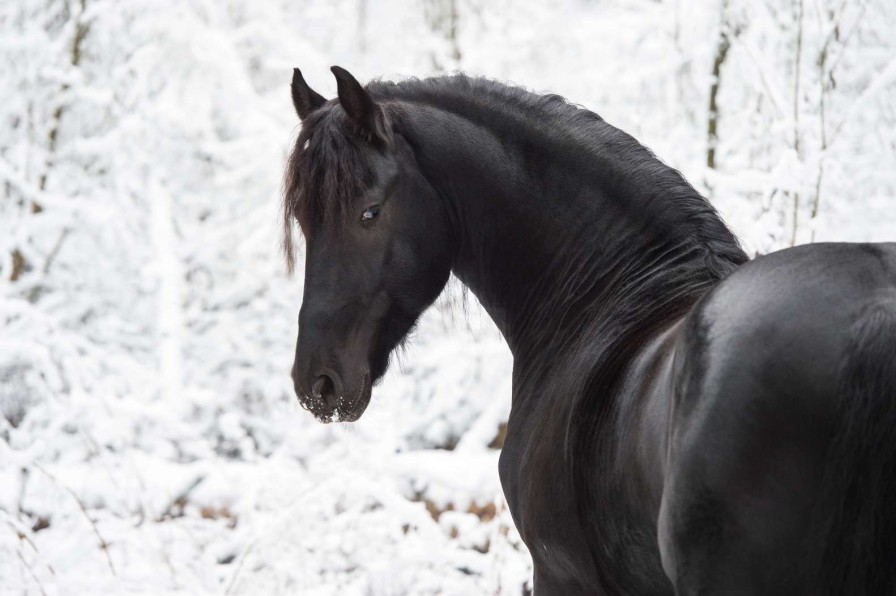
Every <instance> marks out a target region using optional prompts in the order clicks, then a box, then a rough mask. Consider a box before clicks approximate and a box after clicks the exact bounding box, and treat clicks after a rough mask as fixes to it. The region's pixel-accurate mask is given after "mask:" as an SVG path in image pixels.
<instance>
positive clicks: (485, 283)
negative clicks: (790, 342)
mask: <svg viewBox="0 0 896 596" xmlns="http://www.w3.org/2000/svg"><path fill="white" fill-rule="evenodd" d="M396 121H397V123H398V126H397V127H396V128H397V131H398V132H399V134H400V135H401V136H403V137H404V138H405V139H406V140H407V142H408V143H409V144H410V145H411V147H412V148H413V150H414V153H415V156H416V159H417V164H418V166H419V168H420V170H421V172H422V173H423V175H424V176H425V177H426V178H427V180H428V181H429V182H430V184H431V185H432V186H433V187H434V188H435V189H436V191H437V192H438V193H439V194H440V195H441V196H442V198H443V200H444V201H445V205H446V211H447V214H448V217H449V219H450V221H451V227H452V230H453V237H454V243H455V247H454V248H455V257H454V262H453V267H452V269H453V272H454V273H455V275H456V276H457V277H458V278H459V279H460V280H461V281H462V282H463V283H464V284H465V285H467V287H469V288H470V290H471V291H472V292H473V293H474V294H475V295H476V296H477V298H478V299H479V300H480V302H481V303H482V305H483V306H484V308H485V309H486V311H487V312H488V313H489V315H490V316H491V317H492V319H493V320H494V321H495V323H496V324H497V326H498V328H499V329H500V330H501V332H502V334H503V335H504V337H505V339H506V340H507V342H508V345H509V346H510V349H511V351H512V353H513V355H514V358H515V359H516V360H517V361H520V360H521V359H524V358H525V357H526V356H527V355H530V354H531V355H534V354H537V353H544V352H543V351H544V350H546V349H548V350H550V349H556V350H562V349H578V348H579V347H580V345H581V342H582V341H589V340H590V339H593V338H591V337H589V334H590V335H592V336H593V335H595V334H604V335H606V334H607V333H611V334H612V332H613V329H614V328H615V329H617V330H618V329H619V328H621V327H624V326H625V324H626V323H628V324H629V326H632V327H633V326H636V321H635V320H634V319H636V318H637V317H636V312H640V313H642V314H643V315H644V316H646V317H651V318H652V319H654V320H653V321H652V324H654V325H657V324H659V323H661V321H659V320H658V319H662V318H671V317H674V316H675V315H676V314H680V312H681V311H682V310H683V309H684V308H685V307H687V306H690V304H692V303H693V302H694V301H695V300H696V299H697V297H699V295H702V293H703V292H705V291H706V290H707V289H708V288H709V287H711V285H712V284H714V283H715V282H716V281H717V280H718V279H719V278H720V277H721V276H723V275H725V274H727V273H728V272H729V271H730V270H731V269H733V268H734V266H736V264H738V263H739V262H743V261H744V260H746V256H745V255H744V254H743V252H742V251H741V250H740V248H739V247H737V243H736V240H735V239H734V237H733V235H731V234H730V232H729V231H728V230H727V228H725V227H724V225H723V224H722V223H721V221H720V220H719V219H718V218H717V216H716V215H715V212H714V211H713V210H712V208H711V207H709V206H708V204H706V203H705V201H704V200H703V199H702V198H700V197H699V195H697V194H696V191H693V189H692V188H691V187H690V186H689V185H687V183H686V182H684V180H683V179H681V177H680V175H678V173H677V172H674V171H673V170H671V169H670V168H667V167H666V166H664V165H663V164H661V163H660V162H659V161H658V160H656V159H655V158H653V157H652V155H650V154H649V152H647V150H646V149H644V148H643V147H641V146H640V145H638V144H637V142H636V141H634V139H631V137H628V135H624V133H621V132H619V131H618V130H616V129H614V128H613V127H610V126H609V125H607V124H606V123H604V122H603V121H601V120H599V119H597V118H596V117H595V118H594V119H593V123H594V125H595V126H596V127H597V126H599V127H604V128H605V129H606V130H607V132H608V133H609V132H612V133H613V134H614V138H613V139H612V140H611V141H608V142H607V146H606V148H605V150H604V151H601V150H600V143H599V142H598V143H596V144H595V143H593V142H589V143H582V142H569V143H556V142H548V141H551V139H545V138H539V137H538V135H537V134H535V135H534V136H527V135H526V134H525V132H520V131H516V133H508V131H505V133H503V134H502V132H501V131H496V130H492V129H490V128H489V127H488V125H487V123H484V122H476V121H473V120H471V119H467V118H464V117H461V116H459V115H457V114H455V113H450V112H444V111H440V110H438V109H436V108H433V107H427V106H414V108H413V109H404V110H401V111H400V114H399V116H398V118H397V119H396ZM593 132H594V133H597V134H599V132H600V128H597V129H596V130H595V131H593ZM619 135H621V137H620V136H619ZM543 142H548V144H546V145H542V143H543ZM620 142H628V143H630V144H631V145H632V146H633V147H636V148H637V150H639V151H642V152H644V154H645V155H646V157H647V158H649V159H650V162H649V163H648V162H645V161H643V160H640V161H639V160H636V161H635V162H634V163H620V160H619V159H617V158H616V157H615V155H616V154H617V152H619V150H620V147H619V146H617V145H618V144H619V143H620ZM625 149H631V147H627V148H625ZM645 159H646V158H645ZM659 174H663V175H664V176H665V177H662V176H659ZM651 178H653V179H651ZM657 178H660V179H657ZM670 180H671V181H672V182H675V181H677V183H678V186H677V187H676V188H674V189H671V188H670V185H671V184H672V182H670ZM685 191H688V192H690V193H693V195H694V196H693V197H688V198H689V200H691V201H699V204H697V211H699V213H697V215H696V216H695V210H694V209H693V208H692V209H689V210H688V209H683V210H682V212H681V213H677V212H676V205H674V204H673V203H674V202H675V200H676V198H680V197H676V196H675V195H676V193H679V194H680V193H682V192H685ZM658 193H667V194H669V195H671V196H665V197H660V196H657V195H658ZM704 220H705V221H704ZM701 225H709V226H710V228H712V229H711V230H709V231H706V230H701V229H700V226H701ZM704 232H706V233H704ZM720 247H721V248H720ZM617 339H619V340H620V341H623V340H624V338H617Z"/></svg>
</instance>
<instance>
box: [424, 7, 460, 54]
mask: <svg viewBox="0 0 896 596" xmlns="http://www.w3.org/2000/svg"><path fill="white" fill-rule="evenodd" d="M457 3H458V0H426V2H425V3H424V4H423V10H424V14H425V16H426V20H427V22H428V23H429V27H430V29H432V30H433V31H434V32H435V33H439V34H441V35H442V36H443V37H444V38H445V39H446V40H447V41H448V43H449V44H450V46H451V59H452V61H453V62H454V64H455V66H456V65H457V64H459V63H460V59H461V57H462V53H461V51H460V41H459V40H458V35H457V34H458V22H459V21H460V16H459V12H458V8H457ZM431 57H432V64H433V69H434V70H437V71H443V70H447V69H446V65H445V64H442V62H441V61H440V60H439V58H438V56H436V55H435V53H433V54H432V56H431Z"/></svg>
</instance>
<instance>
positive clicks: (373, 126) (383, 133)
mask: <svg viewBox="0 0 896 596" xmlns="http://www.w3.org/2000/svg"><path fill="white" fill-rule="evenodd" d="M330 70H331V71H332V72H333V75H334V76H335V77H336V88H337V91H338V95H339V103H340V104H342V108H343V109H344V110H345V112H346V113H347V114H348V115H349V117H350V118H351V119H352V120H353V121H354V122H355V124H357V125H358V127H359V128H361V130H363V131H364V132H366V133H368V134H369V135H371V136H372V137H373V138H375V139H378V140H380V141H382V142H384V143H386V144H387V145H388V144H391V143H392V133H391V131H390V130H389V127H388V126H387V125H386V116H385V114H383V110H382V108H380V106H379V105H378V104H377V103H376V102H375V101H373V98H372V97H370V93H368V92H367V90H366V89H364V87H362V86H361V83H359V82H358V80H357V79H356V78H355V77H353V76H352V75H351V73H350V72H349V71H347V70H345V69H344V68H341V67H339V66H334V67H332V68H330Z"/></svg>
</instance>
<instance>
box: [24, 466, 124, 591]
mask: <svg viewBox="0 0 896 596" xmlns="http://www.w3.org/2000/svg"><path fill="white" fill-rule="evenodd" d="M32 465H33V466H34V468H35V469H36V470H38V471H39V472H41V473H42V474H44V475H45V476H46V477H47V478H49V479H50V480H52V481H53V482H55V483H56V484H58V485H59V486H60V487H62V488H63V489H64V490H65V491H66V492H67V493H68V494H70V495H71V496H72V498H73V499H74V500H75V503H77V504H78V508H79V509H80V510H81V513H83V514H84V518H85V519H86V520H87V523H89V524H90V527H91V528H92V529H93V533H94V534H96V537H97V539H98V540H99V541H100V549H102V551H103V552H104V553H105V554H106V561H107V562H108V563H109V571H111V572H112V575H113V576H114V577H118V574H117V573H115V565H113V564H112V557H111V556H109V543H108V542H106V539H105V538H103V535H102V534H100V529H99V528H98V527H97V526H96V524H95V523H94V522H93V520H92V519H90V515H89V514H88V513H87V508H86V507H84V503H82V502H81V499H79V498H78V495H76V494H75V492H74V491H73V490H72V489H70V488H69V487H68V486H66V485H65V484H63V483H62V482H61V481H60V480H59V479H58V478H56V477H55V476H53V475H52V474H50V473H49V472H48V471H46V470H45V469H44V468H43V467H42V466H41V465H40V464H38V463H33V464H32Z"/></svg>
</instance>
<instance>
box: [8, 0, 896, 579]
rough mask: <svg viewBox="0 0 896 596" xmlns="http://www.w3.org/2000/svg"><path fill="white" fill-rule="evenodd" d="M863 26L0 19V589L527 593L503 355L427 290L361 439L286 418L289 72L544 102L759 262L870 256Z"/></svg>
mask: <svg viewBox="0 0 896 596" xmlns="http://www.w3.org/2000/svg"><path fill="white" fill-rule="evenodd" d="M801 10H802V13H801V12H800V11H801ZM894 28H896V5H894V3H892V2H889V1H888V0H866V1H862V0H855V1H852V0H847V1H846V2H843V1H842V0H814V1H813V2H805V3H804V2H802V1H799V2H797V1H791V0H786V1H785V0H760V1H749V2H748V1H747V0H713V1H703V2H691V1H689V0H669V1H663V2H651V1H648V0H601V1H586V0H546V1H545V0H541V1H537V2H536V1H532V2H512V1H511V0H494V1H492V0H489V1H487V2H486V1H485V0H423V1H418V2H402V1H399V0H383V1H377V2H373V1H372V0H295V1H287V0H254V1H250V0H227V1H225V2H208V1H203V0H128V1H127V2H121V1H115V0H55V1H53V2H47V1H46V0H11V1H8V2H4V3H2V5H0V97H2V98H3V101H2V102H0V184H2V186H0V189H2V191H0V192H2V196H0V593H2V594H6V593H11V594H22V593H28V594H41V593H43V594H100V593H131V592H149V593H153V594H158V593H183V594H203V593H211V594H321V595H323V594H340V595H342V594H365V595H366V594H370V595H377V596H379V595H391V594H396V595H398V594H402V595H403V594H519V593H521V592H522V591H523V590H524V587H525V585H526V584H527V582H528V581H529V578H530V575H531V568H530V567H531V563H530V560H529V556H528V553H527V551H526V549H525V547H524V546H523V545H522V544H521V542H520V540H519V536H518V534H517V533H516V531H515V529H514V528H513V524H512V522H511V520H510V517H509V514H508V512H507V509H506V506H505V504H504V502H503V497H502V495H501V489H500V484H499V482H498V478H497V457H498V453H499V451H498V449H497V447H498V445H499V444H500V432H501V423H502V421H503V420H504V419H505V418H506V416H507V412H508V411H509V397H510V369H511V360H510V356H509V353H508V351H507V348H506V347H505V345H504V343H503V341H502V339H501V338H500V336H499V334H498V333H497V331H496V330H495V329H494V327H493V326H492V324H491V322H490V321H489V320H488V318H487V316H486V315H485V314H483V313H482V311H481V309H480V308H479V307H478V305H477V304H476V301H475V297H473V296H464V294H463V292H462V289H461V288H460V286H459V284H457V282H453V283H452V286H451V288H450V289H449V291H448V292H447V293H446V294H445V295H444V296H443V298H442V299H440V301H439V303H438V305H437V308H434V309H431V310H430V311H429V312H428V313H427V314H426V315H425V316H424V318H423V320H422V321H421V324H420V326H419V328H418V330H417V332H416V334H415V338H414V341H412V342H411V344H410V347H409V348H408V349H407V350H406V351H404V352H403V353H401V354H400V355H399V356H398V358H397V361H398V364H397V365H394V366H393V368H392V370H391V371H390V373H389V374H388V376H387V377H386V379H385V380H384V381H383V382H382V384H381V385H380V386H378V387H377V388H376V389H375V391H374V398H373V403H372V404H371V406H370V408H369V410H368V412H367V413H366V414H365V415H364V417H363V419H362V420H361V421H359V422H357V423H354V424H351V425H329V426H323V425H319V424H318V423H316V422H315V421H314V420H313V419H312V418H311V417H310V416H309V415H308V414H307V413H306V412H304V411H303V410H301V409H300V407H299V406H298V404H297V403H296V400H295V398H294V396H293V393H292V387H291V381H290V379H289V375H288V372H289V368H290V366H291V364H292V356H293V352H294V342H295V337H296V332H297V325H296V319H297V314H298V309H299V306H300V299H301V287H302V274H301V271H299V272H298V273H297V274H296V275H295V276H294V277H292V278H288V277H287V276H286V275H285V268H284V266H283V263H282V259H281V257H280V255H279V253H278V244H279V238H278V235H277V234H278V231H277V230H278V222H279V219H278V218H279V213H278V206H279V189H280V180H281V177H282V168H283V164H284V158H285V155H286V152H287V151H288V150H289V147H290V143H291V142H292V141H294V139H295V135H296V132H297V130H298V122H297V121H296V118H295V115H294V112H293V109H292V106H291V104H290V100H289V93H288V82H289V79H290V76H291V69H292V67H293V66H299V67H301V68H302V70H303V72H304V74H305V76H306V78H307V79H308V80H309V82H310V83H311V84H312V86H314V87H315V88H316V89H318V90H319V91H320V92H322V93H323V94H324V95H326V96H332V95H333V93H334V90H335V82H334V81H333V80H332V76H331V75H330V73H329V71H328V68H329V66H330V65H331V64H340V65H342V66H345V67H347V68H348V69H349V70H351V71H352V72H353V73H354V74H355V75H356V76H358V77H359V78H360V79H361V80H365V79H367V78H369V77H379V76H382V77H385V78H401V77H403V76H412V75H414V76H422V75H427V74H434V73H439V72H446V71H452V70H456V69H463V70H465V71H468V72H472V73H477V74H484V75H487V76H491V77H493V78H497V79H501V80H505V81H512V82H515V83H517V84H520V85H524V86H526V87H528V88H531V89H534V90H538V91H552V92H557V93H560V94H563V95H565V96H567V97H568V98H570V99H571V100H572V101H574V102H576V103H580V104H582V105H585V106H587V107H588V108H591V109H593V110H595V111H597V112H598V113H600V114H601V115H602V116H604V117H605V118H606V119H607V120H609V121H610V122H612V123H614V124H616V125H618V126H620V127H621V128H623V129H625V130H627V131H629V132H631V133H632V134H634V135H635V136H637V137H638V138H639V139H641V140H642V142H644V143H645V144H647V145H648V146H650V147H651V148H652V149H653V150H654V151H655V152H656V153H657V155H659V156H660V157H661V158H662V159H664V160H665V161H667V162H668V163H670V164H672V165H673V166H675V167H677V168H679V169H681V170H682V171H683V172H684V174H685V176H686V177H687V178H688V179H690V180H691V181H692V182H693V183H694V184H695V185H697V186H698V187H699V188H701V189H702V190H703V191H704V192H706V193H707V195H708V196H710V197H711V198H712V199H713V201H714V202H715V204H716V205H717V206H718V207H719V208H720V209H721V211H722V213H723V214H724V216H725V217H726V219H727V220H728V222H729V223H730V224H731V225H732V226H733V227H734V228H735V230H736V231H737V232H738V234H739V235H740V236H741V238H742V239H743V241H744V244H745V246H747V247H748V248H749V249H750V250H751V251H754V252H755V251H761V252H766V251H769V250H773V249H776V248H781V247H784V246H788V245H790V244H791V243H793V242H808V241H812V240H815V241H818V240H893V239H896V203H894V197H896V167H894V164H896V38H894V37H893V36H892V31H893V30H894ZM714 63H718V64H719V65H720V66H719V69H718V71H719V78H718V79H715V78H714V77H713V76H712V73H713V65H714ZM797 64H798V65H799V68H796V67H795V66H796V65H797ZM716 81H717V85H714V82H716ZM714 88H715V97H716V100H715V102H714V105H716V106H717V109H716V111H717V112H718V117H717V133H716V135H717V140H716V141H715V142H714V145H715V147H716V151H715V156H714V163H713V167H708V165H707V161H708V155H707V150H708V145H709V132H708V130H709V128H710V122H711V121H712V120H713V117H712V115H711V113H712V112H713V110H711V109H710V106H711V105H712V104H713V102H711V100H710V97H711V96H712V95H713V89H714ZM794 216H796V217H794ZM794 220H795V222H796V225H794Z"/></svg>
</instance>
